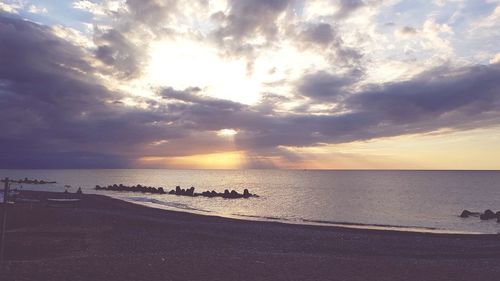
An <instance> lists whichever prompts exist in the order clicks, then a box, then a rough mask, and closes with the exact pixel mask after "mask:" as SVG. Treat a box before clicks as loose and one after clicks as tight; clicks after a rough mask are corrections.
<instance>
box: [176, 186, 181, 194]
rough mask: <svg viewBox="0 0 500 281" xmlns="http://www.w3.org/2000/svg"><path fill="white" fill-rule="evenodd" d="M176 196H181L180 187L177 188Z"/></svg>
mask: <svg viewBox="0 0 500 281" xmlns="http://www.w3.org/2000/svg"><path fill="white" fill-rule="evenodd" d="M175 195H181V187H180V186H176V187H175Z"/></svg>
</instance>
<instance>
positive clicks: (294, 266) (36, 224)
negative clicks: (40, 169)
mask: <svg viewBox="0 0 500 281" xmlns="http://www.w3.org/2000/svg"><path fill="white" fill-rule="evenodd" d="M23 193H24V195H25V196H26V197H29V198H32V199H39V200H41V202H40V203H32V204H28V203H20V204H15V205H13V206H9V209H8V221H7V229H8V231H7V236H6V241H7V244H6V259H7V260H8V261H7V262H6V263H5V264H4V266H3V268H2V269H1V270H0V271H3V272H0V273H1V274H4V275H5V276H6V277H7V279H6V280H56V281H57V280H61V281H62V280H64V281H66V280H73V281H75V280H110V281H114V280H120V281H122V280H204V281H206V280H283V281H285V280H287V281H290V280H297V281H299V280H301V281H303V280H409V281H411V280H419V281H421V280H488V279H489V280H495V278H496V277H497V276H499V275H498V274H499V273H500V269H498V263H499V262H500V244H499V243H498V241H499V236H498V235H496V234H484V235H473V234H472V235H471V234H436V233H414V232H402V231H386V230H372V229H370V230H367V229H353V228H344V227H335V226H319V225H298V224H285V223H281V222H260V221H252V220H239V219H231V218H224V217H217V216H207V215H197V214H192V213H187V212H180V211H168V210H163V209H155V208H150V207H145V206H141V205H139V204H133V203H130V202H126V201H123V200H119V199H115V198H111V197H107V196H104V195H95V194H85V195H83V196H82V197H81V199H82V200H81V202H80V205H79V206H78V207H75V208H54V207H47V206H46V205H45V203H44V200H46V199H47V198H64V197H68V195H65V194H64V193H50V192H39V191H23ZM70 196H74V194H71V195H70ZM1 212H3V211H0V213H1Z"/></svg>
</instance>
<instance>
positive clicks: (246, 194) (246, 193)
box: [243, 188, 251, 198]
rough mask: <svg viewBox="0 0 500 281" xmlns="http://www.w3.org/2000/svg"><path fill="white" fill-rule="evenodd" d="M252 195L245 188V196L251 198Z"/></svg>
mask: <svg viewBox="0 0 500 281" xmlns="http://www.w3.org/2000/svg"><path fill="white" fill-rule="evenodd" d="M250 196H251V194H250V192H249V191H248V189H246V188H245V190H243V198H249V197H250Z"/></svg>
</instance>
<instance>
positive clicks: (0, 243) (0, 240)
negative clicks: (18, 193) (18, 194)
mask: <svg viewBox="0 0 500 281" xmlns="http://www.w3.org/2000/svg"><path fill="white" fill-rule="evenodd" d="M8 196H9V178H5V186H4V189H3V218H2V234H1V237H0V266H2V265H3V258H4V257H3V253H4V249H5V226H6V225H7V202H8V198H7V197H8Z"/></svg>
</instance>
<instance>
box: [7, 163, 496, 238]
mask: <svg viewBox="0 0 500 281" xmlns="http://www.w3.org/2000/svg"><path fill="white" fill-rule="evenodd" d="M0 176H1V177H6V176H9V177H11V178H16V179H17V178H24V177H28V178H37V179H44V180H57V181H58V183H57V184H54V185H48V186H30V187H29V188H30V189H40V190H60V191H62V190H64V187H63V186H64V185H67V184H69V185H71V186H72V188H70V191H71V190H72V191H73V192H74V191H76V188H78V187H79V186H81V187H82V188H83V190H84V192H87V193H100V194H107V195H111V196H114V197H118V198H121V199H125V200H129V201H134V202H139V203H142V204H146V205H148V206H155V207H158V208H165V209H173V210H184V211H191V212H199V213H207V212H208V213H210V214H217V215H223V216H232V217H234V216H238V217H244V218H254V219H268V220H282V221H286V222H292V223H304V222H306V223H328V222H331V223H335V222H342V223H341V224H346V223H347V224H356V225H380V226H406V227H413V228H415V227H417V228H428V229H438V230H439V229H445V230H454V231H471V232H476V231H480V232H485V233H497V232H500V224H498V223H496V221H493V220H492V221H480V220H478V219H474V218H469V219H462V218H459V217H458V215H459V214H460V212H461V211H462V210H463V209H469V210H477V211H483V210H485V209H487V208H491V209H493V210H494V211H496V210H497V209H500V172H498V171H283V170H0ZM114 183H117V184H119V183H123V184H126V185H136V184H142V185H148V186H156V187H159V186H162V187H164V188H165V190H170V189H173V188H175V186H176V185H180V186H182V187H183V188H189V187H191V186H194V187H196V191H197V192H201V191H205V190H213V189H214V190H216V191H224V189H229V190H231V189H234V190H236V191H238V192H242V191H243V189H245V188H248V189H249V190H250V192H252V193H256V194H258V195H260V197H259V198H251V199H239V200H225V199H222V198H203V197H196V198H190V197H183V196H174V195H158V194H157V195H147V194H137V193H127V192H118V193H116V192H106V191H95V190H93V187H94V186H95V185H96V184H99V185H108V184H114ZM23 188H27V186H26V185H24V186H23Z"/></svg>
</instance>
